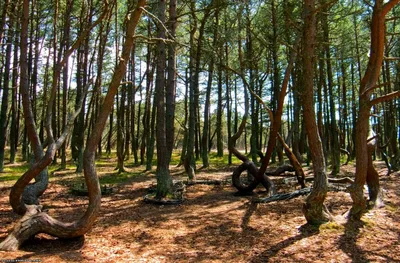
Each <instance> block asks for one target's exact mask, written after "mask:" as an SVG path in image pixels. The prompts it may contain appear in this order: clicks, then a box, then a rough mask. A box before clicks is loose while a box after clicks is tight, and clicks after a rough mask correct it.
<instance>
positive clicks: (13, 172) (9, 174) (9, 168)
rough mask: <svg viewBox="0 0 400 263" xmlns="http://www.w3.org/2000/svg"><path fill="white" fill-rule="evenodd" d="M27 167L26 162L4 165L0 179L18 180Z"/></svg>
mask: <svg viewBox="0 0 400 263" xmlns="http://www.w3.org/2000/svg"><path fill="white" fill-rule="evenodd" d="M28 169H29V164H28V163H21V164H18V165H6V167H5V168H4V172H3V173H0V181H13V180H15V181H16V180H18V178H20V177H21V175H23V174H24V173H25V172H26V171H28Z"/></svg>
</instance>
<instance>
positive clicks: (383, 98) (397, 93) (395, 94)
mask: <svg viewBox="0 0 400 263" xmlns="http://www.w3.org/2000/svg"><path fill="white" fill-rule="evenodd" d="M396 97H400V90H398V91H394V92H391V93H389V94H386V95H383V96H381V97H378V98H376V99H373V100H371V106H373V105H376V104H378V103H381V102H385V101H388V100H391V99H394V98H396Z"/></svg>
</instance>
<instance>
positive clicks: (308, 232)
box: [249, 224, 319, 262]
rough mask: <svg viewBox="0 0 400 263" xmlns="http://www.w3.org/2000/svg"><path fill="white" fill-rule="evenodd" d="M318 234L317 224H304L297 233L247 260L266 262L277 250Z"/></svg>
mask: <svg viewBox="0 0 400 263" xmlns="http://www.w3.org/2000/svg"><path fill="white" fill-rule="evenodd" d="M317 234H319V226H318V225H310V224H305V225H302V226H301V227H300V228H299V234H298V235H296V236H293V237H290V238H288V239H285V240H282V241H281V242H279V243H277V244H275V245H273V246H271V247H269V248H268V249H266V250H264V251H263V252H261V253H259V254H257V255H255V256H254V257H253V258H251V260H250V261H249V262H268V261H269V259H270V258H273V257H274V256H276V255H277V254H278V253H279V251H281V250H283V249H285V248H287V247H289V246H291V245H293V244H294V243H296V242H298V241H300V240H302V239H304V238H308V237H311V236H313V235H317Z"/></svg>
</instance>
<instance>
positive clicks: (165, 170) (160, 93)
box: [154, 0, 172, 198]
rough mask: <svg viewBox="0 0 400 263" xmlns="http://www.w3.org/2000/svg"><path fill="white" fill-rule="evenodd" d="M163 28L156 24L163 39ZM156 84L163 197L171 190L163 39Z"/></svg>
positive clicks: (161, 13)
mask: <svg viewBox="0 0 400 263" xmlns="http://www.w3.org/2000/svg"><path fill="white" fill-rule="evenodd" d="M165 6H166V4H165V0H159V2H158V19H159V20H160V22H161V23H165V11H166V8H165ZM165 35H166V34H165V30H164V28H163V27H162V26H158V29H157V37H158V38H160V39H165ZM156 57H157V64H156V86H155V97H154V98H155V103H156V104H157V117H156V118H157V128H156V138H157V171H156V175H157V192H156V197H157V198H164V197H166V196H167V195H168V194H170V193H171V192H172V178H171V176H170V174H169V160H170V158H169V157H168V155H169V149H168V148H167V147H168V146H167V137H166V118H165V117H166V116H165V97H166V96H165V95H166V94H165V70H166V48H165V43H164V42H163V41H158V43H157V49H156Z"/></svg>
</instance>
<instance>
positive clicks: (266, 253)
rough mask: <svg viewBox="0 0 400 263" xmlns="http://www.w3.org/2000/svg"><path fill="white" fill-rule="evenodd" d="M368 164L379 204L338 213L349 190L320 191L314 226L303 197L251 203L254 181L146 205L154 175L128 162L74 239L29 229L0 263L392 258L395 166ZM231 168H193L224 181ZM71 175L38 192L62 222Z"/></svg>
mask: <svg viewBox="0 0 400 263" xmlns="http://www.w3.org/2000/svg"><path fill="white" fill-rule="evenodd" d="M110 163H115V162H110ZM376 166H377V168H378V171H379V172H380V174H381V184H382V188H383V191H384V199H385V206H384V207H383V208H379V209H374V210H370V211H369V212H368V213H366V214H365V215H364V216H363V218H362V220H361V221H360V222H350V221H347V220H346V219H345V218H344V217H343V214H344V213H345V212H346V211H348V210H349V208H350V207H351V199H350V196H349V194H348V193H346V192H345V191H335V192H329V193H328V197H327V200H326V205H327V207H328V209H329V210H330V211H331V213H332V214H333V215H334V216H335V221H333V222H330V223H327V224H323V225H320V226H310V225H307V224H306V220H305V218H304V216H303V214H302V205H303V203H304V199H305V197H303V196H301V197H297V198H294V199H291V200H287V201H278V202H272V203H266V204H256V203H253V202H252V199H253V198H256V197H263V196H265V194H266V193H265V191H264V190H263V189H262V188H257V189H256V191H255V194H254V195H253V196H237V195H235V193H236V191H235V189H234V188H233V187H232V186H231V185H230V184H223V185H204V184H197V185H193V186H188V187H187V191H186V194H185V198H186V200H185V201H184V202H183V203H182V204H181V205H178V206H166V205H165V206H159V205H152V204H146V203H145V202H144V201H143V196H144V195H145V194H146V193H147V191H148V187H149V186H151V185H154V184H155V176H154V174H152V173H146V172H144V171H143V170H144V169H143V167H139V168H133V167H128V168H127V169H128V172H127V173H125V177H126V180H124V181H123V182H121V183H118V184H115V185H113V189H114V192H113V193H112V194H111V195H109V196H103V197H102V209H101V213H100V216H99V218H98V220H97V222H96V224H95V225H94V227H93V228H92V229H91V230H90V231H89V232H88V233H87V234H86V235H85V236H84V237H82V238H77V239H73V240H62V239H56V238H53V237H51V236H48V235H45V234H39V235H37V236H36V237H35V238H33V239H31V240H29V241H28V242H27V243H26V244H25V245H23V246H22V247H21V248H20V250H18V251H16V252H0V262H400V212H399V207H400V187H399V185H400V173H394V174H391V175H390V176H386V169H385V168H384V165H383V164H382V163H376ZM234 167H235V166H232V167H225V168H221V167H218V168H215V169H208V170H203V171H201V170H200V171H199V173H198V174H197V175H198V178H199V179H218V180H227V179H229V178H230V176H231V173H232V169H233V168H234ZM182 169H183V168H176V167H172V166H171V170H172V174H173V177H174V179H175V180H179V179H183V180H186V177H185V175H184V173H183V170H182ZM307 172H308V173H310V171H309V170H308V171H307ZM127 174H128V175H129V174H130V175H133V176H127ZM99 175H100V176H110V175H111V176H117V175H116V174H115V172H114V171H113V169H112V167H110V166H107V165H99ZM341 175H342V176H352V175H354V166H353V165H348V166H342V170H341ZM2 176H3V175H1V174H0V182H1V177H2ZM77 176H80V177H82V175H76V174H74V173H73V170H72V169H71V170H67V171H65V172H61V171H58V172H55V173H54V174H53V175H52V177H51V180H50V184H49V189H48V190H47V191H46V192H45V194H44V195H43V198H42V204H43V205H44V210H47V212H48V213H49V214H50V215H52V216H54V217H56V218H58V219H60V220H63V221H64V222H65V221H72V220H74V219H77V218H79V217H80V216H81V215H82V213H83V212H84V211H85V209H86V204H87V199H86V198H85V197H77V196H74V195H72V194H71V193H70V186H71V184H72V182H76V177H77ZM284 178H287V177H274V178H273V180H274V182H275V183H276V187H277V190H278V192H291V191H294V190H296V189H299V187H298V186H297V185H296V184H292V185H287V184H284V183H283V180H284ZM13 182H15V181H13V180H8V181H2V182H1V184H0V226H1V227H0V241H2V240H3V239H4V238H5V237H6V236H7V233H8V231H10V230H11V229H12V227H13V224H14V222H15V220H17V219H18V216H17V215H15V214H14V213H13V212H12V210H11V208H10V206H9V204H8V194H9V190H10V186H11V185H12V184H13ZM7 260H8V261H7Z"/></svg>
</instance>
